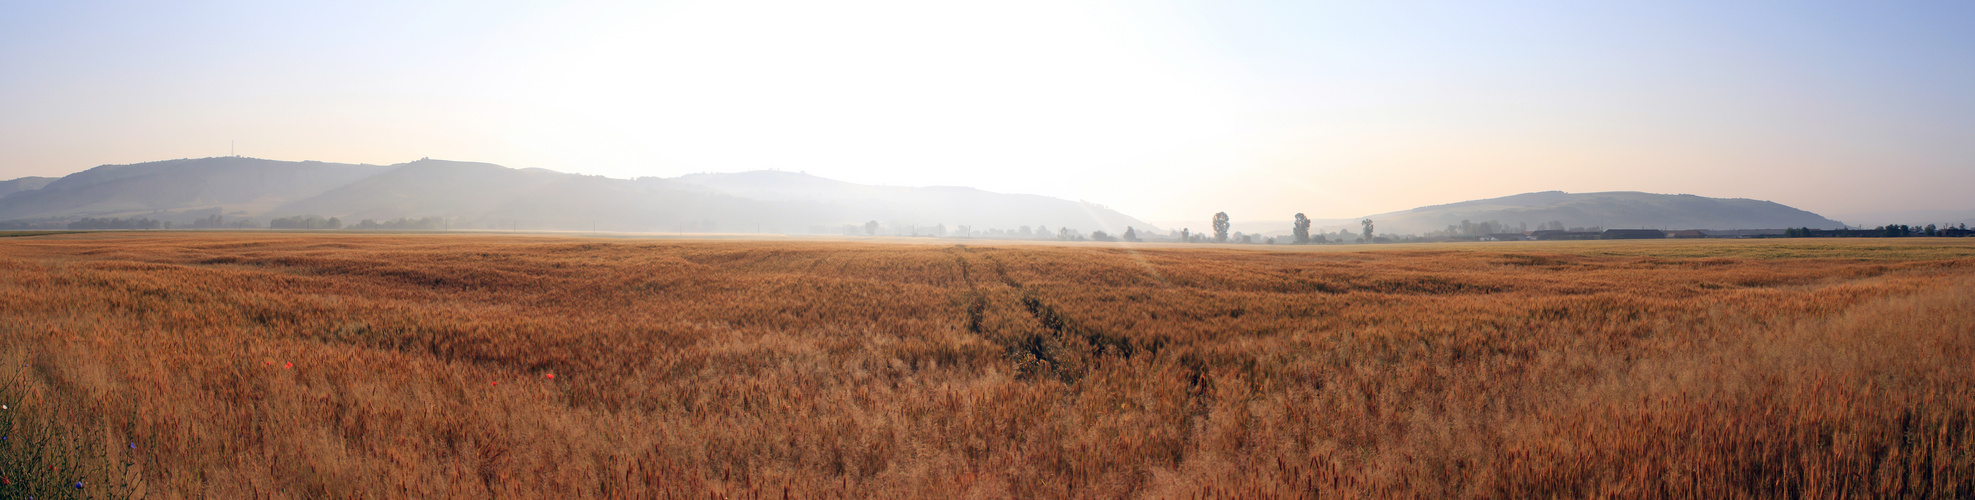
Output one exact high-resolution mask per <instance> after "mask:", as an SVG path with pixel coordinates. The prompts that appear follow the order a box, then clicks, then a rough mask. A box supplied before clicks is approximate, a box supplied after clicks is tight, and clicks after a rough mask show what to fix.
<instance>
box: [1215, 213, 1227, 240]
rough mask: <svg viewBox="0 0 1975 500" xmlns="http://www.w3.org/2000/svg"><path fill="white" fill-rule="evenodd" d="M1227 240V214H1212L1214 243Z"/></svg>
mask: <svg viewBox="0 0 1975 500" xmlns="http://www.w3.org/2000/svg"><path fill="white" fill-rule="evenodd" d="M1227 240H1228V213H1227V212H1221V213H1217V214H1214V241H1222V242H1225V241H1227Z"/></svg>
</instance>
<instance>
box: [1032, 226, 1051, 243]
mask: <svg viewBox="0 0 1975 500" xmlns="http://www.w3.org/2000/svg"><path fill="white" fill-rule="evenodd" d="M1035 238H1036V239H1038V240H1040V239H1046V238H1049V226H1044V225H1036V234H1035Z"/></svg>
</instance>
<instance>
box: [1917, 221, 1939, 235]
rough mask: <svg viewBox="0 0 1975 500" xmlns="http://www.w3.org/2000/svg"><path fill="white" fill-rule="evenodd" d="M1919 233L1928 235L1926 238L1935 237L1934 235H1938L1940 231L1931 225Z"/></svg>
mask: <svg viewBox="0 0 1975 500" xmlns="http://www.w3.org/2000/svg"><path fill="white" fill-rule="evenodd" d="M1921 232H1922V233H1924V234H1926V235H1928V236H1935V235H1938V234H1940V230H1939V228H1936V227H1934V225H1933V224H1928V225H1927V227H1926V228H1925V229H1924V230H1922V231H1921Z"/></svg>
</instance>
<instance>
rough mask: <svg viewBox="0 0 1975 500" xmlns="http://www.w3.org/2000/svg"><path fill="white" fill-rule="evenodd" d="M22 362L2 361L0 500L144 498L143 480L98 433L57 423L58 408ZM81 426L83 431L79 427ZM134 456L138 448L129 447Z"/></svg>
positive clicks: (19, 359) (124, 455)
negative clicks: (32, 383) (33, 385)
mask: <svg viewBox="0 0 1975 500" xmlns="http://www.w3.org/2000/svg"><path fill="white" fill-rule="evenodd" d="M22 359H23V357H22V356H8V357H5V358H0V363H6V364H5V365H0V498H50V499H59V498H139V497H142V496H143V489H142V485H141V483H142V479H143V477H142V474H141V473H140V472H139V470H138V469H137V464H136V463H134V462H130V461H128V460H130V459H131V456H130V455H132V454H131V453H125V451H126V450H119V449H117V447H116V446H115V445H113V444H110V440H109V439H108V437H107V436H105V435H104V434H103V433H102V432H101V431H100V429H99V428H96V427H92V426H90V425H88V424H87V423H84V422H74V421H57V420H51V418H52V417H54V416H57V415H62V414H68V413H70V411H67V410H72V408H57V407H53V405H61V404H63V403H59V402H57V401H59V400H56V399H50V398H47V397H42V394H41V393H40V391H37V390H34V389H32V388H30V385H29V384H28V377H29V368H30V365H29V364H28V363H23V362H22ZM75 424H81V425H75ZM124 444H125V445H126V446H125V448H126V449H127V450H129V451H135V450H136V448H137V445H136V443H134V442H129V443H124Z"/></svg>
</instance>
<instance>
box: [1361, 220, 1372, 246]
mask: <svg viewBox="0 0 1975 500" xmlns="http://www.w3.org/2000/svg"><path fill="white" fill-rule="evenodd" d="M1359 224H1364V225H1365V243H1371V242H1372V220H1371V219H1365V221H1364V222H1360V223H1359Z"/></svg>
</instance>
